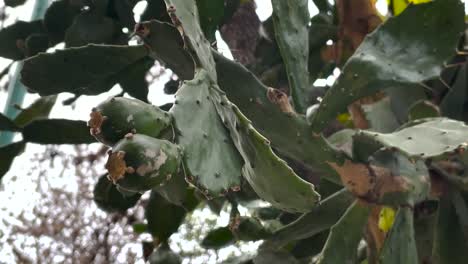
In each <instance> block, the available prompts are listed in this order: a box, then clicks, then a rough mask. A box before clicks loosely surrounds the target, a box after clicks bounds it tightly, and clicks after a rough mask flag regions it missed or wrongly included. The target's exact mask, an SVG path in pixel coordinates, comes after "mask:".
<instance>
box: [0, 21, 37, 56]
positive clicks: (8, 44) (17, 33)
mask: <svg viewBox="0 0 468 264" xmlns="http://www.w3.org/2000/svg"><path fill="white" fill-rule="evenodd" d="M37 33H45V29H44V25H43V23H42V21H40V20H37V21H32V22H25V21H18V22H16V23H15V24H13V25H11V26H8V27H5V28H3V29H2V30H1V31H0V56H1V57H3V58H7V59H12V60H20V59H23V58H24V57H25V50H24V44H25V41H26V39H27V38H28V36H30V35H32V34H37ZM21 41H22V44H23V46H22V47H21V45H20V46H19V45H18V44H20V43H21Z"/></svg>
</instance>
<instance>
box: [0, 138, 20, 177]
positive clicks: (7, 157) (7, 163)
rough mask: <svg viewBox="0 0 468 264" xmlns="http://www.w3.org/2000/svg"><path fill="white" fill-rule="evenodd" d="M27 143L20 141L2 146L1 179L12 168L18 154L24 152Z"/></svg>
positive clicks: (0, 160) (0, 156) (0, 159)
mask: <svg viewBox="0 0 468 264" xmlns="http://www.w3.org/2000/svg"><path fill="white" fill-rule="evenodd" d="M25 145H26V143H25V142H23V141H20V142H16V143H12V144H9V145H6V146H2V147H0V180H1V179H2V177H3V175H5V174H6V173H7V172H8V170H10V167H11V164H12V163H13V160H14V159H15V158H16V156H19V155H20V154H21V153H22V152H23V150H24V147H25Z"/></svg>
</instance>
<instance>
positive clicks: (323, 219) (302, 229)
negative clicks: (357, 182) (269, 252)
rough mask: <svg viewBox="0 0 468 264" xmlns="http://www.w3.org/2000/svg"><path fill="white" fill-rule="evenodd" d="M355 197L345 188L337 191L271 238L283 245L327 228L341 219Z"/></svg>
mask: <svg viewBox="0 0 468 264" xmlns="http://www.w3.org/2000/svg"><path fill="white" fill-rule="evenodd" d="M354 199H355V197H354V196H353V195H352V194H351V193H350V192H349V191H348V190H345V189H343V190H341V191H339V192H336V193H335V194H332V195H330V196H329V197H328V198H327V199H325V200H323V201H322V202H321V203H320V205H318V206H317V207H316V208H314V209H313V210H312V211H310V212H308V213H306V214H304V215H302V216H301V217H299V218H298V219H297V220H296V221H294V222H292V223H290V224H288V225H286V226H284V227H282V228H281V229H278V230H277V231H275V233H274V234H273V237H272V239H271V240H272V241H273V242H274V243H275V244H278V245H279V246H281V245H285V244H287V243H289V242H291V241H294V240H300V239H304V238H308V237H312V236H314V235H316V234H318V233H320V232H322V231H324V230H327V229H329V228H330V227H331V226H333V225H334V224H335V223H336V222H337V221H338V220H339V219H340V217H341V216H342V215H343V213H344V212H345V211H346V208H348V207H349V206H350V205H351V204H352V202H353V201H354Z"/></svg>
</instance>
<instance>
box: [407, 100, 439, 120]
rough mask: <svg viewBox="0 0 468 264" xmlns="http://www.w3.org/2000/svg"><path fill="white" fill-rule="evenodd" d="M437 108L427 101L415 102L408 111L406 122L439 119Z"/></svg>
mask: <svg viewBox="0 0 468 264" xmlns="http://www.w3.org/2000/svg"><path fill="white" fill-rule="evenodd" d="M439 116H440V110H439V107H438V106H437V105H435V104H433V103H431V102H429V101H425V100H422V101H417V102H415V103H414V104H412V105H411V107H410V109H409V111H408V120H416V119H421V118H430V117H439Z"/></svg>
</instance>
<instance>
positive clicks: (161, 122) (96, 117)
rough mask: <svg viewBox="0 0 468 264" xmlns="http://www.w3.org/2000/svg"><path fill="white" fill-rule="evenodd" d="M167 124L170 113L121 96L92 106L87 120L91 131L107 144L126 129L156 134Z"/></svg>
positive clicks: (145, 133) (121, 135)
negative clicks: (89, 117)
mask: <svg viewBox="0 0 468 264" xmlns="http://www.w3.org/2000/svg"><path fill="white" fill-rule="evenodd" d="M170 124H171V117H170V115H169V114H168V113H166V112H164V111H163V110H161V109H159V108H158V107H156V106H153V105H150V104H147V103H145V102H143V101H140V100H137V99H130V98H123V97H114V98H111V99H109V100H106V101H104V102H103V103H101V104H100V105H98V106H97V107H95V108H93V110H92V112H91V119H90V120H89V122H88V126H89V127H90V132H91V134H92V135H93V136H94V137H95V138H96V139H97V140H99V141H100V142H102V143H104V144H106V145H109V146H112V145H114V144H115V143H116V142H117V141H119V140H120V139H122V138H123V137H124V136H125V135H126V134H127V133H130V132H132V133H138V134H143V135H147V136H150V137H158V136H159V134H160V133H161V132H162V131H163V130H164V129H165V128H167V127H168V126H169V125H170Z"/></svg>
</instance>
